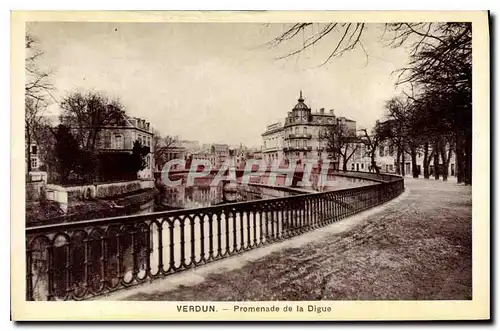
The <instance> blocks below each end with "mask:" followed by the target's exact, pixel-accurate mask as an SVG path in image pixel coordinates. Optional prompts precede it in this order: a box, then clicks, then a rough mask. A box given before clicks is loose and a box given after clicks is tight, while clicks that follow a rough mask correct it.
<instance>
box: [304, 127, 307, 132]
mask: <svg viewBox="0 0 500 331" xmlns="http://www.w3.org/2000/svg"><path fill="white" fill-rule="evenodd" d="M304 134H307V127H305V126H304Z"/></svg>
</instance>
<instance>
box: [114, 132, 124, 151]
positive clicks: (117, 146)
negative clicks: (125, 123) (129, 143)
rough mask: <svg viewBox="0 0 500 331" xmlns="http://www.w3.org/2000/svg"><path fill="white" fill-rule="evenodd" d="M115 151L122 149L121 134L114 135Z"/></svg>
mask: <svg viewBox="0 0 500 331" xmlns="http://www.w3.org/2000/svg"><path fill="white" fill-rule="evenodd" d="M115 149H123V136H122V135H121V134H117V135H115Z"/></svg>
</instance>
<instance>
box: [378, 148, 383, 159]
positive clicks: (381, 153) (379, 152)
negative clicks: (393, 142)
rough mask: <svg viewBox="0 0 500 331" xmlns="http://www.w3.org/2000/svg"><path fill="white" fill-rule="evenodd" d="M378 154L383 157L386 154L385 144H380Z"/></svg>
mask: <svg viewBox="0 0 500 331" xmlns="http://www.w3.org/2000/svg"><path fill="white" fill-rule="evenodd" d="M378 154H379V156H380V157H383V156H384V146H380V147H379V149H378Z"/></svg>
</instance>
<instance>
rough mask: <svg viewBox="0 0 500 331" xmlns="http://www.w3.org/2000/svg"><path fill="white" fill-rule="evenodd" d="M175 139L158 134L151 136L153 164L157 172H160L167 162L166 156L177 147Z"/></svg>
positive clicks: (156, 132)
mask: <svg viewBox="0 0 500 331" xmlns="http://www.w3.org/2000/svg"><path fill="white" fill-rule="evenodd" d="M177 143H178V141H177V138H175V137H171V136H162V135H161V133H160V132H158V131H155V132H154V134H153V148H154V158H155V164H156V167H157V168H158V170H161V169H162V167H163V166H164V165H165V163H166V162H168V161H169V159H168V154H169V153H170V152H172V151H173V149H174V148H175V147H177Z"/></svg>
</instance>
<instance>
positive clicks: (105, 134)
mask: <svg viewBox="0 0 500 331" xmlns="http://www.w3.org/2000/svg"><path fill="white" fill-rule="evenodd" d="M98 141H99V143H98V144H97V147H98V149H97V151H98V152H113V151H117V152H130V153H131V152H132V149H133V147H134V142H135V141H139V142H140V143H141V145H142V146H147V147H149V153H148V155H146V167H145V168H144V169H143V170H140V171H139V172H138V173H137V176H138V177H139V178H140V179H153V171H154V150H153V143H152V142H153V128H152V126H151V124H150V123H149V122H147V121H146V120H144V119H142V118H138V117H130V116H127V115H124V116H123V121H120V122H116V123H109V124H108V125H106V126H103V127H102V128H101V129H100V132H99V139H98Z"/></svg>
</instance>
